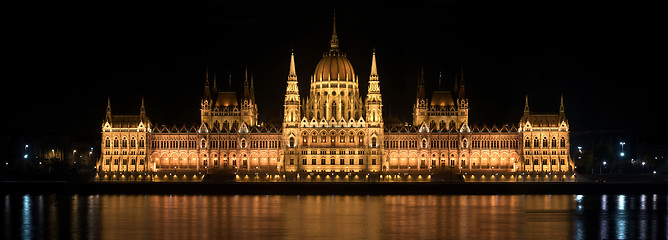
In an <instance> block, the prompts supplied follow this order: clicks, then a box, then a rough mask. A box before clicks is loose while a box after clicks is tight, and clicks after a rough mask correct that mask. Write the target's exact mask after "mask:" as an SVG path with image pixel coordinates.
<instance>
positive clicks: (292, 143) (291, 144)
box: [288, 137, 295, 147]
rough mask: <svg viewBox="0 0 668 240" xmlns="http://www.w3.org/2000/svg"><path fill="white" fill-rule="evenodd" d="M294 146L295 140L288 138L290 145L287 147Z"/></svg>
mask: <svg viewBox="0 0 668 240" xmlns="http://www.w3.org/2000/svg"><path fill="white" fill-rule="evenodd" d="M294 146H295V138H294V137H290V145H288V147H294Z"/></svg>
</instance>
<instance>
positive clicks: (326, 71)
mask: <svg viewBox="0 0 668 240" xmlns="http://www.w3.org/2000/svg"><path fill="white" fill-rule="evenodd" d="M354 76H355V70H353V65H352V64H350V61H348V58H347V57H346V55H345V54H341V53H339V52H338V51H331V52H329V53H327V54H325V56H323V57H322V59H320V62H318V65H317V66H316V67H315V73H314V74H313V77H314V78H315V81H316V82H318V81H351V82H352V81H353V79H354Z"/></svg>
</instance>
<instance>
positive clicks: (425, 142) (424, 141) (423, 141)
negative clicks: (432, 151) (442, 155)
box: [422, 139, 427, 148]
mask: <svg viewBox="0 0 668 240" xmlns="http://www.w3.org/2000/svg"><path fill="white" fill-rule="evenodd" d="M426 147H427V139H422V148H426Z"/></svg>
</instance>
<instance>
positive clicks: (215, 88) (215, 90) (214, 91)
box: [213, 72, 218, 94]
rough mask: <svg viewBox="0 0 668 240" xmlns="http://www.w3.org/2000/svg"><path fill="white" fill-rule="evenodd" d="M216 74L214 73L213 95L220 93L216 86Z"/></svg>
mask: <svg viewBox="0 0 668 240" xmlns="http://www.w3.org/2000/svg"><path fill="white" fill-rule="evenodd" d="M216 82H217V81H216V72H214V73H213V93H214V94H216V93H218V86H216Z"/></svg>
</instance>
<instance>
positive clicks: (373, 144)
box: [371, 137, 378, 147]
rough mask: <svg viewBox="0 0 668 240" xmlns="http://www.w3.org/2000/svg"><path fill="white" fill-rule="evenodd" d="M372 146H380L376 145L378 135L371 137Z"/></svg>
mask: <svg viewBox="0 0 668 240" xmlns="http://www.w3.org/2000/svg"><path fill="white" fill-rule="evenodd" d="M371 146H372V147H377V146H378V145H376V137H372V138H371Z"/></svg>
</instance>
